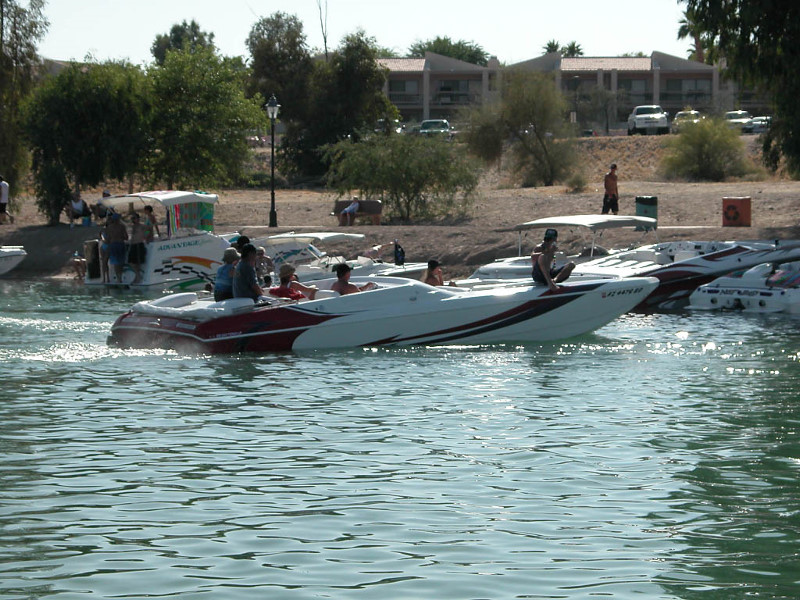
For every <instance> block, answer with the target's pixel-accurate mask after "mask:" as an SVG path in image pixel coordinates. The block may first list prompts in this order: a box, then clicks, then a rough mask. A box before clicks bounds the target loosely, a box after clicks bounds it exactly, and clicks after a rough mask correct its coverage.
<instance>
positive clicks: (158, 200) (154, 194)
mask: <svg viewBox="0 0 800 600" xmlns="http://www.w3.org/2000/svg"><path fill="white" fill-rule="evenodd" d="M217 201H218V197H217V195H216V194H209V193H205V192H185V191H173V190H161V191H150V192H139V193H134V194H124V195H120V196H110V197H105V198H103V199H102V200H100V202H99V204H100V205H102V206H103V207H105V208H107V209H110V210H113V211H115V212H117V213H119V214H125V212H126V211H133V210H140V209H142V208H144V207H145V206H153V207H160V208H161V209H162V210H163V211H164V213H165V224H164V231H163V232H162V234H163V235H162V236H159V237H156V238H155V239H154V240H153V241H151V242H149V243H147V244H145V262H144V263H143V264H142V265H141V274H142V277H141V281H140V282H139V283H136V284H134V283H133V282H134V279H135V275H136V274H135V271H134V269H133V267H132V266H131V265H130V264H126V265H125V266H124V269H123V271H122V281H115V280H114V276H113V273H109V274H108V275H107V276H105V277H104V274H103V271H104V269H105V265H104V264H103V262H104V258H103V248H102V242H101V241H100V240H92V241H89V242H86V243H85V244H84V254H85V258H86V264H87V269H86V277H85V279H84V283H86V284H87V285H115V286H120V285H122V286H130V287H134V288H138V289H143V290H153V291H161V290H172V291H181V290H199V289H203V287H204V286H206V285H207V284H210V283H212V282H213V281H214V278H215V276H216V272H217V269H218V268H219V267H220V265H222V253H223V252H224V251H225V248H228V247H229V246H230V243H229V242H228V240H227V239H226V238H225V237H223V236H220V235H216V234H215V233H214V232H213V231H214V206H215V204H216V203H217ZM127 254H128V251H127V248H126V256H127ZM112 271H113V270H112Z"/></svg>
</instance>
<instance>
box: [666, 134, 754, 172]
mask: <svg viewBox="0 0 800 600" xmlns="http://www.w3.org/2000/svg"><path fill="white" fill-rule="evenodd" d="M661 168H662V170H663V172H664V175H665V176H666V177H667V178H670V179H686V180H689V181H723V180H725V179H727V178H729V177H741V176H742V175H744V174H746V173H747V172H748V164H747V160H746V158H745V152H744V143H743V142H742V140H741V139H739V132H738V130H736V129H731V128H730V127H729V126H728V125H727V124H726V123H725V122H724V121H722V120H720V119H704V120H702V121H699V122H697V123H692V124H689V125H686V126H685V127H683V128H682V129H681V133H680V134H679V135H678V136H676V137H675V139H673V140H671V141H670V142H668V147H667V153H666V155H665V156H664V158H663V160H662V163H661Z"/></svg>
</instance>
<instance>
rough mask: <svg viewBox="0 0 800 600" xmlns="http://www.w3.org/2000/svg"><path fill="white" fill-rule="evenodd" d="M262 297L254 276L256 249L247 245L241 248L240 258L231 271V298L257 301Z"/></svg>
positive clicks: (262, 292)
mask: <svg viewBox="0 0 800 600" xmlns="http://www.w3.org/2000/svg"><path fill="white" fill-rule="evenodd" d="M263 295H264V290H263V289H262V288H261V286H260V285H258V279H257V276H256V247H255V246H254V245H253V244H250V243H247V244H245V245H244V246H242V255H241V258H240V259H239V262H238V263H237V264H236V268H235V269H234V271H233V297H234V298H252V299H253V300H258V299H259V298H260V297H261V296H263Z"/></svg>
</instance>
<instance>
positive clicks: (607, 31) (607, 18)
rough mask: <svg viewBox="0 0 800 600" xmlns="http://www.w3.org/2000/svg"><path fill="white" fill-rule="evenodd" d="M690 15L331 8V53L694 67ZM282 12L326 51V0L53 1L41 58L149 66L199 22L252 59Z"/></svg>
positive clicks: (468, 1) (550, 7)
mask: <svg viewBox="0 0 800 600" xmlns="http://www.w3.org/2000/svg"><path fill="white" fill-rule="evenodd" d="M320 2H322V5H323V9H324V7H325V4H326V2H325V0H320ZM23 4H24V2H23ZM684 8H685V5H684V4H678V2H677V0H614V1H611V2H603V1H602V0H481V1H478V0H395V1H390V0H327V29H328V48H329V49H333V48H335V47H336V46H338V45H339V42H340V41H341V39H342V37H343V36H344V35H347V34H349V33H352V32H354V31H356V30H357V29H359V28H361V29H363V30H364V31H365V32H366V33H367V35H369V36H371V37H373V38H375V40H376V41H377V43H378V44H379V45H380V46H384V47H388V48H392V49H394V50H396V51H397V52H399V53H400V55H401V56H402V55H404V54H405V53H406V52H407V50H408V47H409V46H410V45H411V44H413V43H414V42H416V41H424V40H429V39H432V38H434V37H436V36H448V37H450V38H451V39H452V40H454V41H456V40H466V41H468V42H474V43H476V44H479V45H480V46H481V47H483V49H484V50H486V52H488V53H489V54H490V55H495V56H497V57H498V59H500V61H501V62H504V63H507V64H510V63H515V62H520V61H523V60H527V59H530V58H534V57H536V56H540V55H541V54H542V47H543V46H544V45H545V44H546V43H547V42H548V41H549V40H552V39H555V40H558V42H559V43H561V44H564V45H565V44H567V43H569V42H571V41H573V40H574V41H576V42H578V43H579V44H580V45H581V47H582V48H583V51H584V55H585V56H617V55H620V54H623V53H626V52H640V51H641V52H644V53H645V54H647V55H649V54H650V53H651V52H652V51H654V50H658V51H661V52H666V53H668V54H673V55H675V56H680V57H682V58H685V57H686V51H687V49H688V48H689V45H690V43H689V40H688V39H684V40H680V41H678V40H677V32H678V27H679V21H680V19H681V18H682V15H683V10H684ZM275 12H285V13H289V14H293V15H296V16H297V17H299V18H300V20H301V21H302V22H303V27H304V31H305V33H306V36H307V42H308V44H309V46H310V47H311V48H322V45H323V41H322V30H321V26H320V14H319V9H318V4H317V0H47V5H46V7H45V14H46V15H47V18H48V20H49V21H50V29H49V32H48V33H47V35H46V37H45V38H44V40H43V41H42V43H41V45H40V47H39V51H40V54H41V55H42V56H44V57H46V58H52V59H58V60H69V59H76V60H82V59H84V58H85V57H86V56H87V55H91V56H93V57H94V58H95V59H96V60H99V61H102V60H106V59H110V58H113V59H128V60H130V61H131V62H133V63H135V64H142V63H149V62H151V61H152V56H151V54H150V46H151V45H152V43H153V40H154V39H155V37H156V35H158V34H165V33H168V32H169V30H170V28H171V27H172V25H174V24H176V23H180V22H182V21H184V20H186V21H187V22H188V21H191V20H192V19H194V20H195V21H197V22H198V23H199V24H200V28H201V29H202V30H203V31H210V32H212V33H214V42H215V43H216V45H217V47H218V48H219V49H220V51H221V52H222V53H223V54H225V55H228V56H237V55H242V56H245V57H246V58H247V57H248V54H247V50H246V46H245V40H246V39H247V36H248V34H249V33H250V29H251V28H252V26H253V24H254V23H255V22H256V21H257V20H258V19H259V18H261V17H266V16H269V15H271V14H273V13H275Z"/></svg>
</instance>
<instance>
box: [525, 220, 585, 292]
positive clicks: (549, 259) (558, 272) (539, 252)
mask: <svg viewBox="0 0 800 600" xmlns="http://www.w3.org/2000/svg"><path fill="white" fill-rule="evenodd" d="M557 241H558V231H556V230H555V229H548V230H546V231H545V232H544V240H543V241H542V243H541V244H539V245H538V246H536V248H534V249H533V253H532V254H531V262H532V263H533V273H532V276H533V280H534V281H535V282H537V283H543V284H544V285H546V286H547V287H548V288H550V291H551V292H556V291H558V289H559V288H558V285H556V284H558V283H561V282H562V281H564V280H566V279H567V277H569V276H570V274H571V273H572V270H573V269H574V268H575V263H573V262H570V263H567V264H566V265H564V266H561V267H558V268H555V267H553V259H554V258H555V254H556V251H557V250H558V244H557V243H556V242H557Z"/></svg>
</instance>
